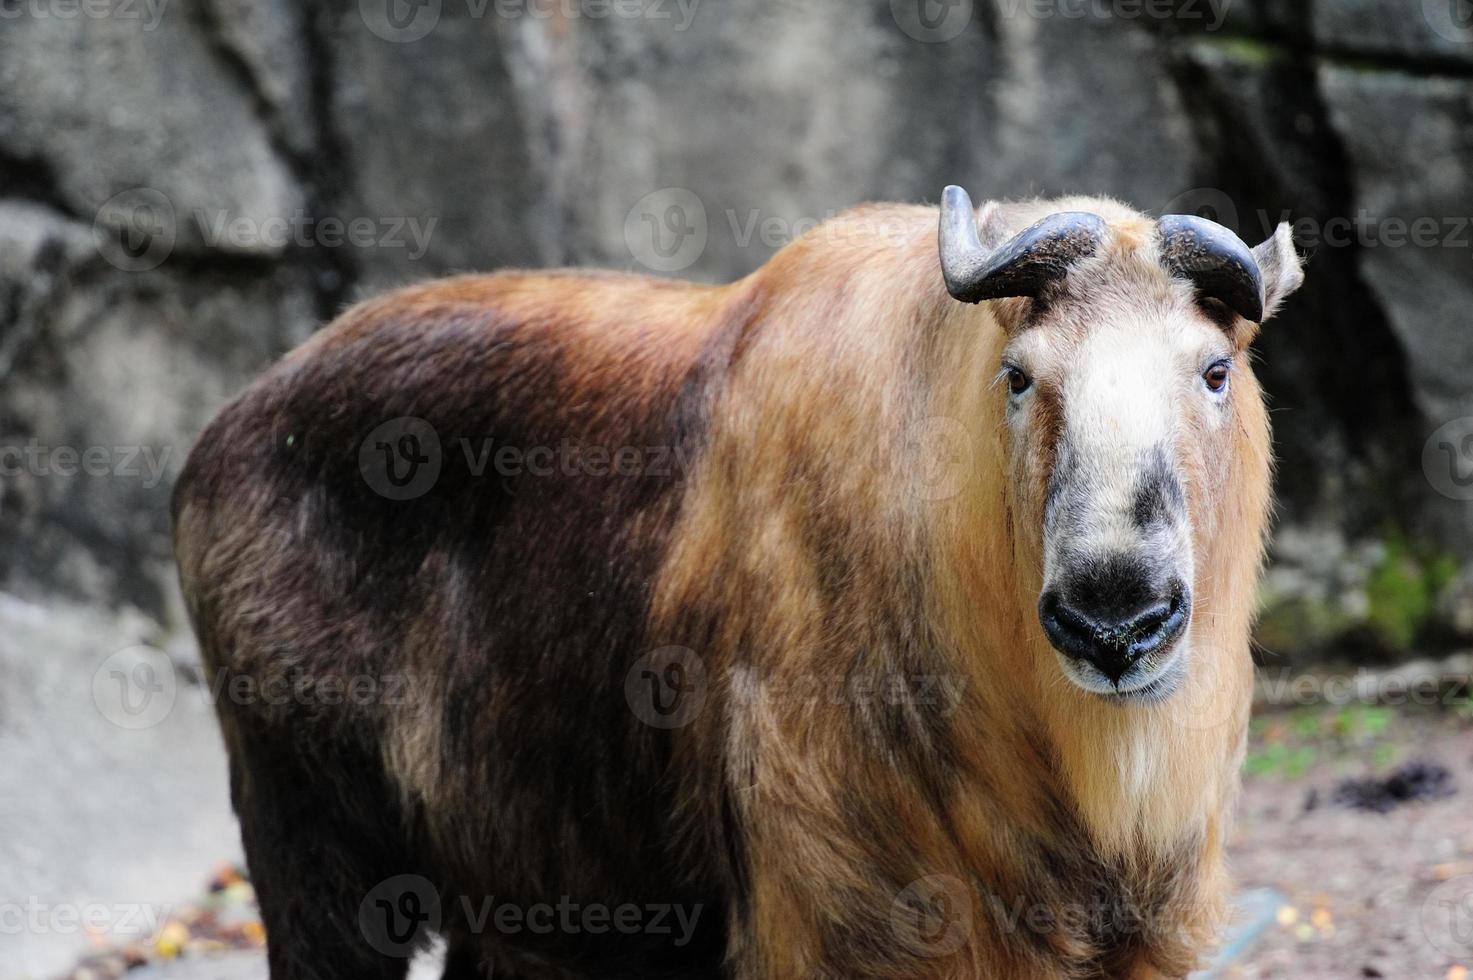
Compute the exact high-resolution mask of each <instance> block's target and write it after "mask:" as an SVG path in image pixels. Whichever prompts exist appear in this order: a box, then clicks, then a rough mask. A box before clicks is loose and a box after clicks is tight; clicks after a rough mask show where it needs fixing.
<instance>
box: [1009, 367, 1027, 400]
mask: <svg viewBox="0 0 1473 980" xmlns="http://www.w3.org/2000/svg"><path fill="white" fill-rule="evenodd" d="M1032 384H1033V379H1032V378H1030V377H1028V375H1026V374H1024V373H1023V372H1022V371H1019V370H1018V369H1017V368H1015V367H1010V368H1008V391H1011V392H1012V393H1013V394H1015V395H1021V394H1022V393H1023V392H1025V391H1027V390H1028V388H1029V386H1031V385H1032Z"/></svg>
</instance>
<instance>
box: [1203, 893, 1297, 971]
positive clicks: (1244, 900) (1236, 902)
mask: <svg viewBox="0 0 1473 980" xmlns="http://www.w3.org/2000/svg"><path fill="white" fill-rule="evenodd" d="M1288 903H1289V900H1288V899H1287V898H1285V897H1284V896H1283V895H1282V894H1280V893H1279V892H1277V891H1274V890H1273V889H1272V888H1255V889H1253V890H1252V891H1246V892H1243V893H1242V894H1241V895H1239V896H1238V897H1237V898H1235V899H1233V913H1232V920H1231V923H1230V924H1229V926H1228V930H1227V934H1226V935H1225V936H1223V940H1222V947H1221V948H1220V949H1219V950H1218V951H1217V955H1216V956H1214V957H1213V958H1212V964H1211V965H1210V966H1208V967H1207V969H1205V970H1199V971H1198V972H1196V973H1193V974H1192V977H1191V980H1217V978H1219V977H1222V976H1224V975H1225V973H1226V970H1227V968H1228V967H1229V966H1231V965H1232V964H1233V962H1234V961H1235V960H1239V959H1241V958H1242V957H1243V956H1244V954H1246V953H1247V952H1248V951H1249V950H1250V949H1252V948H1253V944H1254V943H1255V942H1257V941H1258V937H1259V936H1262V935H1263V933H1264V931H1265V930H1267V929H1268V927H1269V926H1271V925H1273V924H1274V922H1275V921H1276V919H1277V918H1278V914H1279V909H1280V908H1281V907H1282V906H1284V905H1287V904H1288Z"/></svg>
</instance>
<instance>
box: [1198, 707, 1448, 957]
mask: <svg viewBox="0 0 1473 980" xmlns="http://www.w3.org/2000/svg"><path fill="white" fill-rule="evenodd" d="M1416 760H1423V761H1426V762H1429V763H1433V764H1440V765H1442V766H1445V767H1446V768H1447V770H1448V773H1449V778H1450V782H1451V784H1452V787H1453V789H1454V793H1453V795H1451V796H1447V797H1444V798H1440V799H1432V800H1427V801H1418V802H1409V803H1404V804H1400V805H1397V806H1395V807H1393V808H1392V809H1390V810H1389V811H1388V812H1385V813H1378V812H1368V811H1364V810H1356V809H1352V808H1350V807H1347V806H1345V805H1343V804H1340V803H1337V802H1336V801H1335V800H1334V796H1335V790H1336V787H1337V786H1338V785H1339V784H1340V783H1341V782H1342V781H1344V780H1346V779H1349V778H1357V777H1364V776H1368V775H1378V774H1379V775H1385V774H1387V773H1391V772H1395V771H1396V770H1397V769H1398V768H1399V767H1401V766H1403V765H1405V764H1406V763H1408V762H1412V761H1416ZM1248 770H1249V771H1248V774H1247V775H1246V777H1245V781H1244V793H1243V799H1242V803H1241V806H1240V808H1239V815H1238V821H1237V826H1236V831H1235V835H1234V838H1233V842H1232V845H1231V854H1232V860H1233V870H1234V873H1235V875H1236V877H1237V880H1238V884H1239V885H1240V886H1241V887H1243V888H1251V887H1272V888H1274V889H1277V890H1278V891H1279V892H1281V893H1283V894H1284V895H1285V896H1286V897H1287V899H1288V902H1287V904H1286V905H1285V906H1283V907H1281V908H1280V909H1279V910H1278V916H1277V924H1276V925H1275V926H1273V927H1270V928H1269V929H1268V930H1267V931H1266V932H1265V933H1264V935H1263V936H1262V937H1261V938H1260V939H1259V941H1258V942H1257V943H1256V944H1255V946H1254V948H1253V950H1252V951H1251V952H1250V953H1249V954H1248V955H1247V956H1246V957H1245V958H1244V959H1243V960H1241V961H1240V965H1235V966H1234V967H1232V968H1231V969H1229V970H1228V971H1226V972H1225V973H1224V976H1228V977H1237V978H1259V977H1284V978H1293V980H1319V978H1325V980H1331V978H1333V980H1345V978H1355V977H1388V978H1397V980H1401V978H1438V980H1464V978H1466V977H1467V976H1468V975H1469V974H1468V971H1469V970H1473V722H1470V720H1469V719H1468V717H1467V716H1466V713H1461V714H1460V713H1451V714H1450V713H1437V714H1432V713H1426V712H1411V711H1402V712H1396V711H1391V710H1390V709H1382V708H1364V707H1362V708H1358V709H1347V710H1343V711H1334V710H1328V709H1323V708H1317V709H1298V710H1296V711H1295V712H1292V713H1286V714H1276V715H1270V716H1268V717H1261V718H1259V719H1258V720H1257V721H1256V722H1255V725H1254V734H1253V740H1252V744H1251V748H1250V755H1249V766H1248Z"/></svg>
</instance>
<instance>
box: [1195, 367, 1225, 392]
mask: <svg viewBox="0 0 1473 980" xmlns="http://www.w3.org/2000/svg"><path fill="white" fill-rule="evenodd" d="M1230 367H1231V365H1230V364H1229V363H1228V362H1227V361H1218V362H1217V363H1216V364H1214V365H1212V366H1211V367H1210V368H1208V369H1207V370H1206V371H1204V372H1202V380H1203V381H1205V382H1207V388H1208V390H1209V391H1222V390H1223V389H1224V388H1226V387H1227V383H1228V369H1229V368H1230Z"/></svg>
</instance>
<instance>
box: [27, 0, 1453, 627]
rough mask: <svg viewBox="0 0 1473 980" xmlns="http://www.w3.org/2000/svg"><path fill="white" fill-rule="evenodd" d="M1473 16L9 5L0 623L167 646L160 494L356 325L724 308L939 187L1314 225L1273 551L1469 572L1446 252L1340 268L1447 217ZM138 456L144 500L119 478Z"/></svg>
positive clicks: (1269, 373) (1338, 10)
mask: <svg viewBox="0 0 1473 980" xmlns="http://www.w3.org/2000/svg"><path fill="white" fill-rule="evenodd" d="M1468 3H1469V0H1445V2H1444V0H1427V2H1426V3H1423V2H1422V0H1415V2H1413V3H1411V4H1410V7H1411V8H1412V9H1411V12H1410V13H1408V4H1405V3H1393V2H1391V0H1355V2H1344V3H1330V2H1317V3H1314V4H1303V3H1291V2H1288V0H1237V2H1233V3H1225V2H1222V0H1210V2H1209V0H1200V2H1195V3H1191V4H1188V3H1185V2H1180V3H1173V4H1169V5H1165V6H1163V5H1162V4H1160V3H1149V2H1148V3H1143V4H1141V5H1139V6H1140V10H1141V11H1142V12H1141V13H1139V14H1134V15H1132V14H1131V12H1130V11H1131V10H1132V9H1135V8H1133V7H1132V6H1131V5H1130V4H1115V5H1110V4H1085V5H1078V4H1059V3H1052V2H1044V0H948V2H944V3H943V2H932V0H869V2H862V3H852V2H844V0H817V2H813V3H805V4H798V3H785V4H771V3H762V2H758V0H729V2H722V3H714V2H711V0H607V2H605V0H579V2H569V3H546V2H534V0H525V2H523V0H427V2H424V3H415V4H410V3H402V2H400V0H354V2H343V3H338V4H306V3H303V2H300V0H269V2H267V3H264V4H252V3H243V2H238V0H208V2H205V3H203V4H201V5H197V6H195V7H191V8H188V9H186V8H185V7H184V6H183V5H179V4H172V3H157V2H155V3H153V4H152V5H150V4H149V3H138V4H133V5H130V6H128V7H127V8H126V9H127V10H129V11H131V16H125V15H123V13H122V9H123V8H122V7H121V6H119V7H118V8H117V9H114V8H113V7H108V8H107V9H106V10H105V11H104V13H106V14H108V15H107V16H77V17H73V18H62V17H58V16H54V15H53V14H52V13H50V12H49V11H50V10H51V7H50V6H48V5H45V4H41V5H28V6H26V7H25V8H24V9H23V10H22V11H21V12H20V13H19V14H18V15H15V16H12V15H11V14H9V13H8V14H7V15H6V20H5V28H4V30H3V31H0V298H3V303H0V379H3V380H0V422H3V423H4V424H3V426H0V436H3V437H4V439H5V440H6V443H5V444H6V445H10V444H14V445H15V446H16V447H18V449H19V450H20V451H26V450H27V447H29V446H32V445H35V446H37V447H39V448H38V449H37V450H35V451H36V452H39V453H41V455H42V456H43V457H44V462H43V463H38V464H30V463H28V464H26V465H25V466H24V467H22V471H21V472H18V473H15V474H8V475H6V476H5V477H3V490H0V493H3V497H0V534H3V535H4V536H5V539H6V541H7V543H8V544H10V545H12V546H11V547H9V548H7V549H5V551H4V552H3V553H0V587H3V588H7V589H11V590H14V591H20V592H23V593H28V594H33V595H42V594H48V593H51V592H55V591H57V590H60V591H62V592H64V593H65V594H67V595H70V596H72V597H74V598H78V599H83V600H89V601H93V602H98V603H104V604H120V603H128V604H133V605H137V606H139V607H140V608H143V609H146V610H149V611H150V612H152V613H153V614H155V615H160V616H166V617H169V618H171V619H173V620H174V621H175V622H176V624H177V615H175V614H174V613H172V612H171V602H172V601H173V600H172V599H171V598H170V597H171V595H172V591H171V590H172V584H171V571H170V567H169V557H168V556H169V548H168V540H167V520H166V515H165V504H166V498H167V486H168V481H169V477H170V476H171V475H172V473H173V472H174V468H176V467H177V466H178V464H179V462H180V461H181V460H182V459H183V456H184V454H185V452H186V449H187V446H188V444H189V442H190V440H191V439H192V438H193V437H194V436H195V434H196V433H197V432H198V431H199V429H200V428H201V427H202V426H203V424H204V423H205V422H206V421H207V419H208V418H209V417H210V415H211V414H212V413H213V412H214V411H215V410H216V409H217V408H218V407H219V405H220V404H221V403H222V402H223V401H224V400H225V399H227V398H228V397H229V396H230V395H231V394H232V393H233V392H235V391H237V390H238V389H239V388H240V387H241V386H242V385H243V384H244V383H245V382H246V381H247V379H249V378H250V377H251V376H252V375H253V374H255V373H256V372H258V371H259V370H260V369H261V368H263V367H264V366H265V365H266V364H267V363H269V362H270V361H271V360H273V359H274V358H275V357H277V356H279V354H280V353H281V352H282V351H284V350H285V349H287V348H288V347H289V346H291V345H292V344H294V343H296V342H297V341H299V340H300V339H301V338H302V337H304V336H305V335H306V334H307V333H308V332H309V331H310V330H311V329H312V327H313V325H314V324H315V323H317V322H319V321H320V320H322V319H324V318H326V317H328V316H330V315H331V314H333V313H334V312H336V311H337V310H338V309H340V308H341V307H342V305H343V304H344V303H346V302H348V301H350V300H353V299H355V298H358V297H361V296H365V295H369V294H372V293H375V292H378V291H381V290H382V289H385V288H388V287H390V286H393V285H397V284H399V283H403V282H407V281H410V280H414V279H419V278H425V277H429V276H435V275H442V274H447V273H453V272H458V271H466V270H484V269H491V268H497V267H503V266H541V265H557V264H565V263H568V264H587V265H600V266H609V267H614V268H623V269H633V270H636V271H646V272H655V273H659V274H669V275H676V276H684V277H690V278H696V279H702V280H708V281H719V280H727V279H730V278H733V277H736V276H740V275H743V274H745V273H747V272H750V271H751V270H752V269H754V268H756V267H757V266H758V265H760V264H761V263H762V262H763V261H765V260H766V259H767V258H768V257H769V256H770V255H771V254H772V253H773V252H774V251H776V250H777V249H778V248H780V247H781V246H782V245H783V244H785V243H786V242H788V241H790V240H791V239H792V238H793V237H795V236H796V235H798V234H801V233H802V232H803V231H804V230H806V229H807V228H809V227H812V226H813V225H814V224H816V223H818V222H820V221H822V220H823V219H824V218H825V217H826V216H827V215H829V214H831V213H833V212H835V211H837V210H841V209H843V208H846V207H849V206H852V205H854V204H857V203H860V202H862V201H865V200H872V199H902V200H934V199H935V198H936V196H937V194H938V193H939V191H940V189H941V187H942V186H943V185H944V184H946V183H949V182H960V183H964V184H966V185H967V186H968V187H969V188H970V189H971V190H972V191H973V194H974V196H977V197H985V196H992V197H1016V196H1025V195H1031V194H1053V193H1061V192H1066V191H1067V192H1075V191H1078V192H1092V193H1106V194H1113V195H1115V196H1118V197H1121V198H1123V199H1125V200H1128V201H1130V202H1132V203H1135V204H1137V205H1140V206H1142V207H1146V208H1149V209H1154V210H1189V211H1203V212H1207V213H1211V214H1213V215H1216V216H1218V217H1219V218H1221V219H1222V220H1225V221H1227V222H1228V223H1231V224H1234V225H1235V226H1236V227H1237V228H1238V229H1239V230H1240V231H1241V233H1242V234H1243V236H1244V237H1245V238H1250V239H1252V240H1254V241H1256V240H1258V239H1260V238H1262V237H1265V236H1266V235H1267V234H1268V233H1269V232H1271V230H1272V227H1273V225H1274V224H1276V223H1277V221H1278V220H1279V219H1280V218H1281V217H1284V218H1287V219H1288V220H1292V221H1296V222H1299V224H1298V225H1297V226H1296V233H1297V234H1298V235H1299V238H1300V245H1301V247H1303V248H1305V249H1307V250H1310V251H1312V253H1313V257H1312V260H1311V263H1310V276H1309V285H1308V286H1307V287H1306V288H1305V290H1304V291H1303V292H1302V293H1301V294H1300V295H1298V296H1296V297H1295V298H1294V299H1293V300H1292V301H1291V303H1290V304H1289V306H1288V308H1287V309H1286V310H1285V311H1284V312H1283V314H1282V316H1281V318H1280V319H1279V320H1278V321H1276V322H1274V323H1272V324H1270V325H1269V327H1268V328H1266V329H1265V331H1264V335H1263V336H1262V338H1261V339H1260V341H1259V350H1260V353H1261V355H1262V359H1263V367H1262V372H1261V373H1262V375H1263V377H1264V379H1265V384H1266V386H1267V387H1268V389H1269V391H1270V395H1271V397H1272V400H1273V403H1274V406H1275V423H1276V428H1277V432H1278V438H1279V444H1278V448H1279V454H1280V457H1281V459H1282V460H1283V461H1284V462H1283V463H1282V464H1281V466H1280V491H1281V495H1282V499H1283V513H1284V519H1285V521H1286V522H1287V523H1288V524H1289V525H1292V526H1294V527H1299V528H1304V529H1306V530H1307V533H1308V539H1309V540H1319V538H1317V537H1316V535H1320V534H1324V533H1328V532H1331V531H1333V532H1334V533H1335V534H1336V535H1338V536H1339V537H1340V538H1343V539H1344V540H1345V541H1347V542H1351V543H1352V544H1353V543H1354V542H1357V541H1366V540H1372V539H1378V538H1379V537H1381V536H1382V535H1384V534H1385V533H1387V532H1386V529H1387V528H1388V527H1394V528H1395V530H1396V533H1397V534H1398V535H1401V536H1402V537H1404V538H1405V539H1406V540H1407V541H1409V542H1413V543H1415V542H1418V541H1430V542H1431V544H1430V545H1429V546H1427V547H1426V548H1425V549H1423V552H1417V553H1419V554H1421V553H1424V552H1425V555H1426V559H1427V561H1428V562H1431V561H1433V560H1434V559H1435V560H1436V561H1439V562H1441V561H1442V560H1443V559H1444V558H1447V557H1451V558H1452V559H1454V560H1455V561H1456V562H1458V563H1461V564H1465V565H1466V564H1468V562H1469V559H1470V558H1473V530H1470V528H1473V521H1470V520H1469V516H1470V515H1469V513H1468V510H1467V508H1468V506H1469V504H1468V502H1467V500H1465V499H1462V498H1461V497H1460V493H1461V489H1460V486H1461V485H1460V484H1459V483H1458V481H1457V480H1456V479H1452V478H1453V477H1459V476H1461V475H1463V470H1459V469H1457V468H1456V467H1457V465H1462V466H1463V468H1464V469H1465V470H1467V471H1468V473H1470V474H1473V458H1469V459H1465V460H1459V459H1457V458H1455V457H1456V452H1457V446H1459V445H1460V443H1459V442H1458V440H1457V439H1456V438H1454V437H1456V436H1458V433H1457V432H1451V430H1449V432H1445V433H1444V434H1443V435H1442V436H1437V435H1436V433H1437V432H1440V431H1442V429H1440V428H1439V427H1445V426H1448V425H1454V427H1456V425H1455V423H1457V422H1458V420H1459V419H1464V418H1473V384H1470V383H1469V381H1468V380H1467V379H1468V378H1469V377H1473V373H1470V370H1469V369H1470V367H1473V365H1470V363H1469V358H1470V356H1473V355H1470V351H1473V344H1470V343H1469V342H1468V341H1467V340H1466V324H1467V314H1466V312H1465V311H1466V310H1467V309H1469V308H1470V303H1473V295H1470V290H1473V278H1470V276H1469V275H1468V269H1469V266H1468V257H1469V254H1470V249H1469V248H1468V247H1457V246H1447V247H1443V246H1438V247H1419V246H1416V245H1406V246H1394V247H1382V246H1381V245H1379V244H1378V245H1372V244H1369V243H1368V242H1367V241H1365V240H1363V238H1361V237H1358V236H1357V233H1355V232H1352V234H1351V237H1350V239H1349V240H1347V241H1346V242H1345V243H1344V244H1338V243H1336V242H1332V241H1330V240H1329V239H1330V237H1331V235H1330V232H1331V229H1332V228H1335V227H1338V225H1336V224H1334V223H1335V222H1336V220H1337V219H1340V220H1343V221H1354V220H1355V219H1356V217H1357V215H1360V214H1361V213H1362V212H1364V213H1365V214H1366V215H1369V216H1370V217H1371V218H1372V219H1374V221H1373V225H1374V227H1375V229H1376V231H1375V234H1376V235H1377V236H1379V237H1378V241H1381V240H1383V239H1384V238H1385V236H1386V233H1387V232H1389V231H1390V230H1391V227H1390V226H1391V225H1392V224H1394V222H1396V221H1398V220H1399V221H1401V222H1403V223H1406V224H1408V225H1410V223H1411V222H1413V221H1415V219H1417V218H1421V217H1431V218H1435V219H1438V220H1440V221H1446V220H1451V219H1453V218H1455V217H1459V215H1458V212H1459V211H1467V210H1468V207H1469V202H1470V201H1473V193H1470V191H1473V178H1470V176H1469V172H1468V168H1467V167H1466V165H1465V163H1464V161H1466V159H1467V158H1468V150H1469V148H1470V147H1469V142H1470V140H1473V135H1470V133H1473V108H1470V105H1473V101H1470V100H1473V96H1470V91H1469V89H1470V85H1473V81H1470V79H1473V60H1470V52H1473V44H1470V43H1468V42H1470V41H1473V23H1468V20H1469V17H1468V15H1469V14H1470V13H1473V12H1470V11H1468V10H1467V9H1465V8H1466V7H1467V6H1468ZM1081 12H1082V15H1078V14H1081ZM1444 15H1445V16H1444ZM1470 235H1473V232H1470ZM1439 440H1441V441H1439ZM1442 442H1446V443H1447V444H1448V445H1450V446H1453V447H1454V448H1453V450H1452V452H1453V456H1449V457H1448V460H1447V462H1448V463H1450V464H1453V468H1452V469H1450V470H1448V471H1447V472H1446V473H1441V474H1439V472H1437V467H1438V465H1440V464H1439V456H1438V453H1439V452H1442V450H1440V449H1439V448H1438V447H1439V446H1440V445H1441V444H1442ZM1470 445H1473V444H1470ZM62 447H67V448H68V452H71V451H75V452H76V453H77V454H78V457H79V461H78V464H77V465H76V466H75V467H74V466H73V465H72V464H71V462H70V460H71V456H70V455H67V454H65V453H64V454H63V458H62V459H60V460H59V461H58V460H57V458H56V457H55V450H57V449H58V448H62ZM99 447H100V448H99ZM1428 447H1430V448H1428ZM133 448H136V449H137V456H136V457H135V460H136V462H137V465H140V466H141V465H146V459H145V457H144V456H143V450H144V449H145V448H147V449H149V451H151V452H152V453H153V454H154V459H155V460H156V461H157V460H162V462H161V463H158V466H157V468H158V470H159V472H160V473H162V476H154V475H148V474H143V475H139V476H126V475H123V474H121V473H118V472H116V470H118V469H120V468H121V466H122V464H121V460H120V457H121V455H122V453H124V452H128V451H131V449H133ZM92 449H99V451H98V452H95V453H94V454H93V456H92V460H93V463H92V468H93V469H95V470H101V471H103V475H92V474H89V473H88V472H86V470H85V468H83V467H82V466H81V464H80V458H81V454H83V453H85V452H86V451H88V450H92ZM1424 449H1425V450H1426V452H1424ZM1424 457H1425V458H1424ZM107 460H111V462H110V463H109V462H106V461H107ZM58 462H59V463H60V467H61V468H64V469H66V470H68V471H73V470H75V472H69V474H63V473H60V472H58V465H57V464H58ZM1429 467H1431V469H1429ZM1347 547H1351V545H1350V544H1348V545H1347ZM1419 547H1421V546H1420V545H1416V546H1415V547H1413V548H1412V550H1413V551H1416V549H1417V548H1419ZM1382 550H1383V551H1384V550H1386V549H1384V548H1383V549H1382ZM1357 553H1359V552H1357ZM1367 553H1371V552H1367ZM1376 553H1380V552H1376ZM1396 553H1397V554H1398V555H1400V554H1402V552H1401V551H1397V552H1396ZM1294 554H1297V552H1293V551H1292V549H1291V550H1290V551H1288V552H1286V553H1285V561H1286V562H1289V563H1291V564H1292V563H1293V562H1295V561H1297V560H1298V559H1296V558H1294V557H1293V556H1294ZM1429 567H1430V566H1429ZM1306 574H1309V573H1308V572H1306ZM1429 574H1430V573H1429ZM1300 577H1302V576H1300ZM1435 577H1436V578H1437V580H1438V581H1441V577H1440V576H1435ZM1288 580H1296V578H1295V575H1294V574H1291V575H1289V576H1288ZM1463 580H1464V579H1459V581H1463ZM1429 581H1430V579H1429ZM1321 591H1322V590H1321ZM1311 592H1313V590H1311ZM1464 592H1466V589H1464ZM1459 594H1460V595H1461V594H1463V593H1459ZM1451 601H1452V600H1448V599H1446V598H1445V597H1443V598H1440V599H1439V600H1438V602H1437V603H1433V607H1434V608H1437V609H1440V610H1441V609H1445V608H1447V603H1448V602H1451ZM1454 606H1456V607H1457V608H1455V609H1452V610H1451V611H1450V612H1447V613H1446V614H1445V615H1444V614H1443V613H1438V616H1441V617H1442V619H1440V620H1439V622H1445V623H1455V622H1463V621H1465V620H1466V619H1467V617H1468V612H1467V610H1464V609H1462V606H1460V605H1458V604H1457V603H1454ZM1460 610H1461V611H1460ZM1459 617H1462V618H1459ZM1432 625H1435V624H1432ZM1453 633H1454V634H1456V633H1457V630H1453ZM1435 634H1436V629H1432V626H1431V625H1429V632H1427V633H1426V636H1432V635H1435ZM1400 635H1405V631H1401V634H1400ZM1417 636H1418V640H1419V642H1420V641H1421V640H1423V639H1426V636H1424V635H1423V634H1422V633H1418V634H1417ZM1445 639H1446V642H1453V640H1452V639H1450V638H1445Z"/></svg>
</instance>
